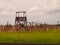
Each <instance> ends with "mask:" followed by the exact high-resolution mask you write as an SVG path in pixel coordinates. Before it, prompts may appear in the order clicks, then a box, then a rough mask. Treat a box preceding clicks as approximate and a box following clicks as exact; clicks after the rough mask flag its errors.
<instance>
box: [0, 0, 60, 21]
mask: <svg viewBox="0 0 60 45" xmlns="http://www.w3.org/2000/svg"><path fill="white" fill-rule="evenodd" d="M21 10H25V11H27V17H28V19H29V20H33V21H35V20H38V21H39V20H40V19H41V20H40V21H45V20H46V21H47V22H49V20H50V21H54V20H56V21H57V20H60V0H0V15H9V16H10V15H11V18H10V19H13V17H14V16H15V12H16V11H21ZM13 15H14V16H13ZM9 16H7V17H9ZM12 16H13V17H12ZM0 17H1V16H0ZM5 17H6V16H5ZM3 18H4V17H3V16H2V18H1V19H3ZM29 20H28V21H29ZM11 22H13V21H11Z"/></svg>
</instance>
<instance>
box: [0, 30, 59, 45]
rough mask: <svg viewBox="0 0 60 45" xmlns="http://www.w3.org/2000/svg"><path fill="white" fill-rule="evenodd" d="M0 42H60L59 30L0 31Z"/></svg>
mask: <svg viewBox="0 0 60 45" xmlns="http://www.w3.org/2000/svg"><path fill="white" fill-rule="evenodd" d="M0 43H32V44H33V43H35V44H60V31H40V32H37V31H35V32H0Z"/></svg>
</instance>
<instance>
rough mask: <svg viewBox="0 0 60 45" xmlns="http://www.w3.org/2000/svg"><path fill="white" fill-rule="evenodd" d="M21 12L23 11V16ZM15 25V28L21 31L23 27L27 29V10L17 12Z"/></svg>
mask: <svg viewBox="0 0 60 45" xmlns="http://www.w3.org/2000/svg"><path fill="white" fill-rule="evenodd" d="M20 13H22V14H23V16H19V15H20ZM15 26H16V28H15V29H16V31H19V30H20V29H21V28H24V29H25V30H27V17H26V11H20V12H16V18H15Z"/></svg>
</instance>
